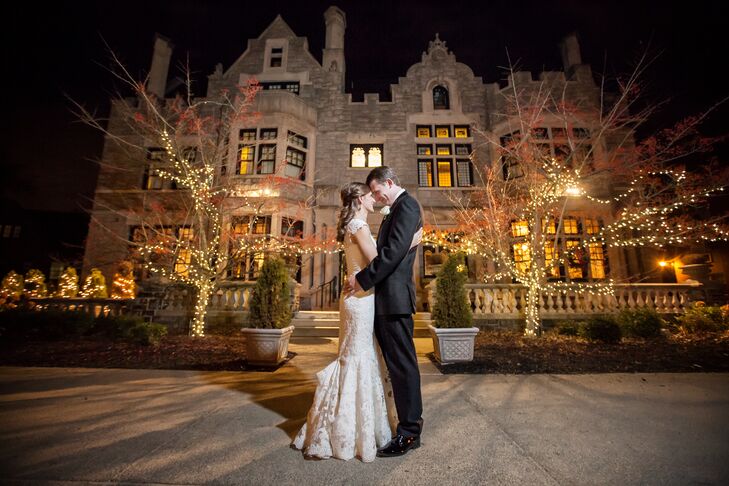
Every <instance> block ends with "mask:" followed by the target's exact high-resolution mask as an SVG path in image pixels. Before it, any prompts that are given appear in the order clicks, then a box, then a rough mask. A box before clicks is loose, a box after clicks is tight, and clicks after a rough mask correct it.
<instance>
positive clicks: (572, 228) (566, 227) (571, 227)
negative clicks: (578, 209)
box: [562, 217, 580, 235]
mask: <svg viewBox="0 0 729 486" xmlns="http://www.w3.org/2000/svg"><path fill="white" fill-rule="evenodd" d="M562 231H563V232H564V234H566V235H576V234H579V233H580V229H579V225H578V223H577V218H569V217H568V218H564V219H563V220H562Z"/></svg>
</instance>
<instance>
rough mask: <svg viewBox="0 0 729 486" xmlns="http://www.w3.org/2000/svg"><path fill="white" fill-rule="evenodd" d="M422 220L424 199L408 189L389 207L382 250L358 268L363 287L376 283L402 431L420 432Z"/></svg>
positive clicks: (378, 323)
mask: <svg viewBox="0 0 729 486" xmlns="http://www.w3.org/2000/svg"><path fill="white" fill-rule="evenodd" d="M422 226H423V221H422V218H421V214H420V205H419V204H418V202H417V201H416V200H415V198H413V197H412V196H411V195H410V194H408V193H407V192H403V193H402V194H400V196H399V197H398V198H397V199H396V200H395V202H394V203H393V204H392V206H391V207H390V214H388V215H387V216H386V217H385V219H384V221H383V222H382V225H381V226H380V231H379V233H378V235H377V256H376V257H375V259H374V260H372V261H371V262H370V264H369V265H367V267H365V268H364V269H362V270H361V271H360V272H359V273H357V281H358V282H359V285H360V286H361V287H362V288H363V289H364V290H369V289H371V288H372V287H373V286H374V287H375V335H376V336H377V342H379V343H380V348H381V349H382V355H383V357H384V358H385V362H386V363H387V369H388V371H389V373H390V379H391V380H392V388H393V393H394V395H395V406H396V408H397V415H398V420H399V423H398V426H397V433H398V434H401V435H405V436H410V437H412V436H414V437H418V436H420V429H421V424H422V418H421V415H422V413H423V402H422V398H421V395H420V372H419V370H418V358H417V356H416V354H415V344H414V343H413V313H414V312H415V285H414V283H413V264H414V263H415V255H416V254H417V248H413V249H412V250H411V249H410V245H411V244H412V240H413V235H414V234H415V232H416V231H418V229H419V228H421V227H422Z"/></svg>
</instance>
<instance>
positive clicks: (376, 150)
mask: <svg viewBox="0 0 729 486" xmlns="http://www.w3.org/2000/svg"><path fill="white" fill-rule="evenodd" d="M349 150H350V152H349V153H350V167H381V166H382V164H383V147H382V145H372V144H362V145H350V146H349Z"/></svg>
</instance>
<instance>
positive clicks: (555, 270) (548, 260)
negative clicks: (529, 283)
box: [544, 240, 560, 278]
mask: <svg viewBox="0 0 729 486" xmlns="http://www.w3.org/2000/svg"><path fill="white" fill-rule="evenodd" d="M556 259H557V252H556V251H554V241H553V240H549V241H546V242H545V243H544V266H545V267H546V269H547V276H548V277H552V278H559V277H560V272H559V265H556V264H552V262H554V261H555V260H556Z"/></svg>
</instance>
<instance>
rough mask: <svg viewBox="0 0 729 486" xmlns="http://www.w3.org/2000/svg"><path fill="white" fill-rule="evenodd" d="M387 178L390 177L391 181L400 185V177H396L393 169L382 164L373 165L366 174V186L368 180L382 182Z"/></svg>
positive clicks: (368, 182) (368, 183)
mask: <svg viewBox="0 0 729 486" xmlns="http://www.w3.org/2000/svg"><path fill="white" fill-rule="evenodd" d="M387 179H390V180H391V181H392V182H394V183H395V184H396V185H398V186H399V185H400V179H398V177H397V174H395V171H394V170H392V169H391V168H390V167H388V166H386V165H383V166H381V167H375V168H374V169H372V170H371V171H370V173H369V175H367V182H365V183H366V184H367V185H368V186H369V185H370V182H372V181H377V182H379V183H380V184H384V183H385V181H386V180H387Z"/></svg>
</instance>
